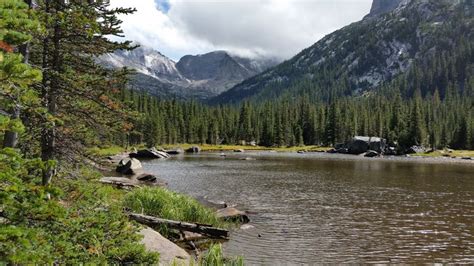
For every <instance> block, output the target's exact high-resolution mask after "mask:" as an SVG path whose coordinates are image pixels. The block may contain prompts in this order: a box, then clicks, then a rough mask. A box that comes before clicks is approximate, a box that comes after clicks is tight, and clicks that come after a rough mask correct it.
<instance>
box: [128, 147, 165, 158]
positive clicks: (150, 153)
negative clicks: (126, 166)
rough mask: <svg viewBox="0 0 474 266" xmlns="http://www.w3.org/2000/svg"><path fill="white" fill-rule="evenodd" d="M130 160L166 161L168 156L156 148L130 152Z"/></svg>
mask: <svg viewBox="0 0 474 266" xmlns="http://www.w3.org/2000/svg"><path fill="white" fill-rule="evenodd" d="M129 156H130V157H131V158H140V159H166V158H169V157H170V155H169V154H168V153H166V152H164V151H159V150H157V149H156V148H149V149H144V150H139V151H137V152H132V153H130V154H129Z"/></svg>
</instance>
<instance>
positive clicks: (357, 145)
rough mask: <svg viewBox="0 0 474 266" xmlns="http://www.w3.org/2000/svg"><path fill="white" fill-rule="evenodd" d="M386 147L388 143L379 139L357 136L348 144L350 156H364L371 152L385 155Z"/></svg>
mask: <svg viewBox="0 0 474 266" xmlns="http://www.w3.org/2000/svg"><path fill="white" fill-rule="evenodd" d="M386 145H387V141H386V140H385V139H382V138H379V137H364V136H356V137H354V138H353V139H352V140H350V141H348V142H347V143H346V148H347V149H348V152H349V153H350V154H362V153H365V152H367V151H369V150H373V151H376V152H378V153H383V152H384V151H385V149H386Z"/></svg>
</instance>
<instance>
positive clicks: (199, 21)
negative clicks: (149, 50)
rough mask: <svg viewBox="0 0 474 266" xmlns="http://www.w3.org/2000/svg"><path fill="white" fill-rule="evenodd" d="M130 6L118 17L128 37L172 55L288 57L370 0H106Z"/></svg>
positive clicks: (355, 15) (353, 17) (356, 14)
mask: <svg viewBox="0 0 474 266" xmlns="http://www.w3.org/2000/svg"><path fill="white" fill-rule="evenodd" d="M111 2H112V5H113V6H124V7H135V8H136V9H137V10H138V12H136V13H135V14H133V15H129V16H126V17H121V19H122V20H123V21H124V24H123V29H124V31H125V35H126V36H127V38H128V39H131V40H134V41H137V42H139V43H142V44H144V45H147V46H151V47H153V48H155V49H157V50H159V51H160V52H162V53H163V54H165V55H167V56H170V57H171V58H174V59H179V57H181V56H183V55H185V54H196V53H205V52H209V51H212V50H218V49H224V50H229V51H233V52H236V53H240V54H256V53H257V54H264V55H271V56H277V57H281V58H289V57H291V56H293V55H295V54H296V53H298V52H299V51H301V50H302V49H304V48H306V47H308V46H310V45H312V44H313V43H315V42H316V41H317V40H319V39H320V38H322V37H323V36H324V35H326V34H328V33H330V32H332V31H334V30H336V29H338V28H341V27H343V26H345V25H347V24H349V23H351V22H354V21H357V20H360V19H361V18H362V17H363V16H364V15H365V14H367V13H368V12H369V9H370V4H371V2H372V0H170V9H169V10H168V12H167V13H166V14H165V13H162V12H161V11H159V10H158V9H157V8H156V4H155V2H154V0H133V1H131V0H112V1H111Z"/></svg>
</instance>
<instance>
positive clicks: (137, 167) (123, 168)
mask: <svg viewBox="0 0 474 266" xmlns="http://www.w3.org/2000/svg"><path fill="white" fill-rule="evenodd" d="M141 170H142V164H141V163H140V161H139V160H137V159H135V158H125V159H122V160H120V162H119V164H118V166H117V168H116V169H115V171H117V172H118V173H121V174H124V175H135V174H138V173H139V172H140V171H141Z"/></svg>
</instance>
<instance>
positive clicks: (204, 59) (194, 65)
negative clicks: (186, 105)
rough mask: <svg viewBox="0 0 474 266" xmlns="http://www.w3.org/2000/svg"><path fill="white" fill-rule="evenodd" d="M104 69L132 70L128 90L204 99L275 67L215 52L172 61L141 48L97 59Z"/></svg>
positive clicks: (263, 60)
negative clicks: (124, 68)
mask: <svg viewBox="0 0 474 266" xmlns="http://www.w3.org/2000/svg"><path fill="white" fill-rule="evenodd" d="M99 62H100V63H101V64H103V65H105V66H107V67H113V68H122V67H127V68H131V69H134V70H135V71H136V72H137V74H136V75H134V77H133V78H132V80H131V82H130V87H131V88H134V89H140V90H145V91H147V92H149V93H151V94H153V95H157V96H161V97H179V98H183V99H187V98H198V99H206V98H209V97H212V96H215V95H218V94H219V93H222V92H224V91H226V90H228V89H230V88H231V87H233V86H234V85H236V84H238V83H240V82H242V81H243V80H245V79H247V78H249V77H252V76H254V75H257V74H259V73H261V72H262V71H264V70H266V69H267V68H269V67H271V66H274V65H276V64H277V61H276V60H273V59H267V58H257V59H250V58H244V57H239V56H236V55H233V54H230V53H228V52H226V51H215V52H210V53H207V54H202V55H186V56H184V57H182V58H181V59H180V60H179V61H178V62H174V61H173V60H171V59H169V58H168V57H166V56H164V55H163V54H161V53H160V52H158V51H155V50H153V49H152V48H149V47H144V46H140V47H138V48H136V49H134V50H132V51H116V52H115V53H113V54H108V55H105V56H103V57H101V58H100V59H99Z"/></svg>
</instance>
